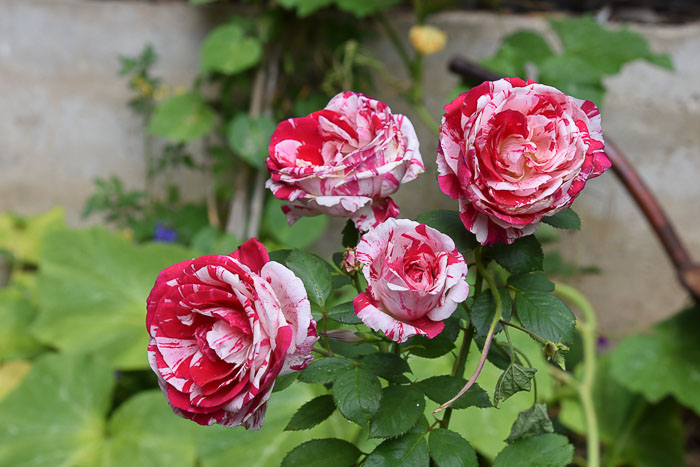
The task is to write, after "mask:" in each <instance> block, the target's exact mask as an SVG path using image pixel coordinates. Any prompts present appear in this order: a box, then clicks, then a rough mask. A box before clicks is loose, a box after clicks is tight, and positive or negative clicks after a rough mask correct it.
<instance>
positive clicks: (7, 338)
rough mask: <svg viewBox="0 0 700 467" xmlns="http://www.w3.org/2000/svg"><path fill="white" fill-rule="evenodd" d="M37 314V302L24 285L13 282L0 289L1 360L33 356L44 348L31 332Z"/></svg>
mask: <svg viewBox="0 0 700 467" xmlns="http://www.w3.org/2000/svg"><path fill="white" fill-rule="evenodd" d="M36 314H37V307H36V304H35V303H33V301H32V300H31V296H30V294H29V292H28V291H27V290H24V287H20V286H18V285H17V284H14V283H13V284H11V285H9V286H7V287H5V288H4V289H0V323H2V326H0V362H3V361H5V360H17V359H24V358H31V357H33V356H35V355H37V354H39V353H40V352H41V351H42V350H43V349H44V346H43V345H41V343H40V342H38V341H37V340H36V339H35V338H34V336H33V335H32V334H30V332H29V329H30V326H31V324H32V322H33V321H34V318H35V317H36Z"/></svg>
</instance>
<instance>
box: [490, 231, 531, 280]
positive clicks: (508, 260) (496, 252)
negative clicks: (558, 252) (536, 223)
mask: <svg viewBox="0 0 700 467" xmlns="http://www.w3.org/2000/svg"><path fill="white" fill-rule="evenodd" d="M488 251H489V253H490V254H491V256H492V257H493V259H495V260H496V262H497V263H498V264H500V265H501V266H503V267H504V268H506V269H507V270H508V271H510V272H512V273H518V272H530V271H541V270H542V261H543V259H544V254H543V253H542V247H541V246H540V242H538V241H537V239H536V238H535V236H534V235H527V236H525V237H521V238H519V239H517V240H515V241H514V242H513V243H512V244H511V245H507V244H505V243H497V244H495V245H494V246H492V247H490V248H489V249H488Z"/></svg>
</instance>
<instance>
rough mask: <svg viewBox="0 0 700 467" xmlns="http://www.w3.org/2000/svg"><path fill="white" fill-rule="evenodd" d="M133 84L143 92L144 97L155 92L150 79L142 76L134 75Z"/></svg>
mask: <svg viewBox="0 0 700 467" xmlns="http://www.w3.org/2000/svg"><path fill="white" fill-rule="evenodd" d="M131 84H132V85H133V86H134V87H135V88H136V89H137V90H138V92H140V93H141V95H142V96H143V97H149V96H150V95H151V93H152V92H153V86H151V85H150V84H149V83H148V81H146V80H145V79H143V78H142V77H140V76H134V79H132V80H131Z"/></svg>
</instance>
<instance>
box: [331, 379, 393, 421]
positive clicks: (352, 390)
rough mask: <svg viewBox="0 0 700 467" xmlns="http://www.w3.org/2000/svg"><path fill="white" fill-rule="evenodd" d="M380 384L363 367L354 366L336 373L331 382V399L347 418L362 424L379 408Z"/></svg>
mask: <svg viewBox="0 0 700 467" xmlns="http://www.w3.org/2000/svg"><path fill="white" fill-rule="evenodd" d="M381 399H382V386H381V384H379V380H378V379H377V377H376V376H374V375H373V374H372V373H370V372H369V371H367V370H365V369H364V368H360V367H354V368H350V369H349V370H346V371H345V372H343V373H341V374H340V375H338V377H337V378H336V379H335V381H334V382H333V400H335V405H336V406H337V407H338V410H340V413H342V414H343V416H344V417H345V418H347V419H348V420H352V421H353V422H355V423H357V424H358V425H364V424H365V423H367V422H368V421H369V419H370V418H371V417H372V416H373V415H374V414H375V413H376V412H377V411H378V410H379V404H380V401H381Z"/></svg>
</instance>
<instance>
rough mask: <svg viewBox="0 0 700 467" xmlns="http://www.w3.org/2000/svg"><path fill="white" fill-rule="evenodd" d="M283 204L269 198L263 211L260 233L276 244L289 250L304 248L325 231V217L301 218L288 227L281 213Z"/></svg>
mask: <svg viewBox="0 0 700 467" xmlns="http://www.w3.org/2000/svg"><path fill="white" fill-rule="evenodd" d="M283 204H284V203H283V202H282V201H281V200H279V199H277V198H275V197H274V196H270V197H268V199H267V201H266V202H265V209H264V211H263V221H262V226H261V227H262V231H263V232H264V234H265V235H269V236H271V237H272V238H273V239H274V240H275V241H276V242H278V243H280V244H281V245H284V246H285V247H289V248H306V247H308V246H310V245H312V244H313V243H314V242H315V241H316V240H318V239H319V238H320V237H321V235H323V233H324V232H325V231H326V226H327V225H328V217H327V216H315V217H302V218H300V219H299V220H297V221H296V222H295V223H294V225H292V226H291V227H290V226H289V225H288V224H287V217H286V216H285V215H284V213H283V212H282V205H283Z"/></svg>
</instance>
